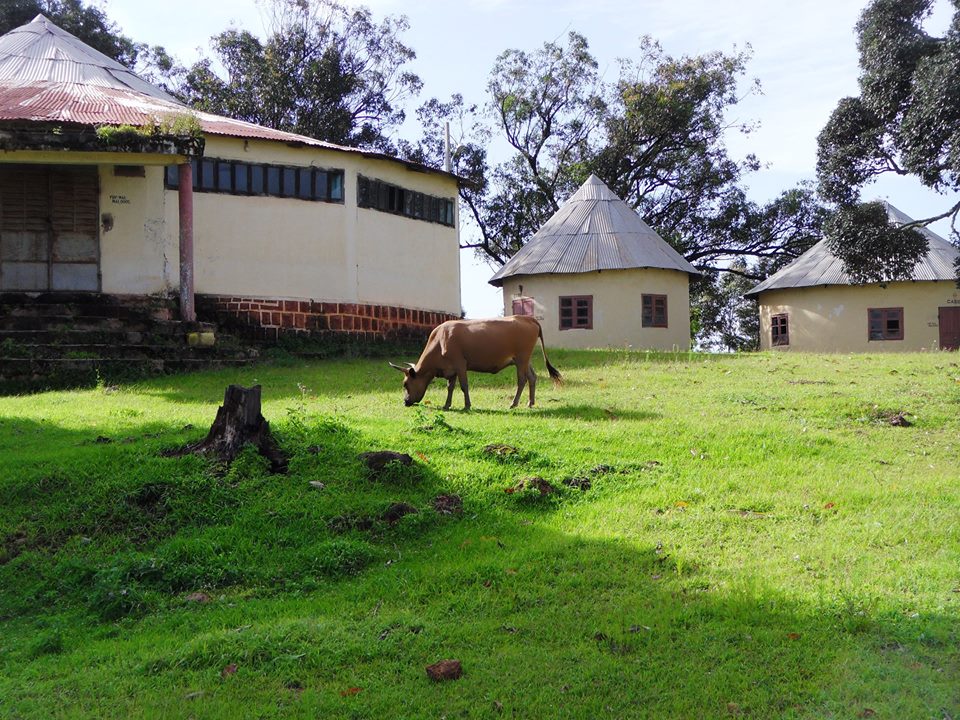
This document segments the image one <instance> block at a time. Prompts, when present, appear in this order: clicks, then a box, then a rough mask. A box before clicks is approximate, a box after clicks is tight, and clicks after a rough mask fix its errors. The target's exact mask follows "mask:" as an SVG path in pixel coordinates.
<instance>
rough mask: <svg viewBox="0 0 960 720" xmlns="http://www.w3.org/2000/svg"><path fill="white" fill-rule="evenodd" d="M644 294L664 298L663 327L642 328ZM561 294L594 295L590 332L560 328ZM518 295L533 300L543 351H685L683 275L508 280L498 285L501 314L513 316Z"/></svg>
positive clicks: (652, 272)
mask: <svg viewBox="0 0 960 720" xmlns="http://www.w3.org/2000/svg"><path fill="white" fill-rule="evenodd" d="M521 286H522V288H523V289H522V291H521V289H520V288H521ZM645 294H653V295H666V296H667V327H665V328H653V327H646V328H645V327H641V322H640V309H641V296H642V295H645ZM566 295H592V296H593V328H592V329H589V330H588V329H570V330H561V329H560V297H561V296H566ZM521 296H523V297H532V298H533V300H534V316H535V317H536V318H537V319H538V320H539V321H540V324H541V326H542V327H543V339H544V341H545V342H546V344H547V347H564V348H601V347H626V346H631V347H633V348H634V349H637V350H674V349H678V350H687V349H689V347H690V291H689V278H688V275H687V273H684V272H679V271H676V270H656V269H649V268H645V269H638V270H604V271H602V272H593V273H578V274H568V275H535V276H530V275H528V276H520V277H512V278H508V279H507V280H506V281H505V282H504V284H503V302H504V315H512V314H513V307H512V306H513V300H514V299H515V298H519V297H521Z"/></svg>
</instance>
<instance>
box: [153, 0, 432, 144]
mask: <svg viewBox="0 0 960 720" xmlns="http://www.w3.org/2000/svg"><path fill="white" fill-rule="evenodd" d="M266 7H267V10H268V12H269V13H270V26H269V29H268V31H267V35H266V37H265V38H261V37H258V36H257V35H254V34H253V33H251V32H249V31H247V30H236V29H231V30H226V31H224V32H222V33H220V34H218V35H215V36H214V37H213V38H211V43H212V46H213V50H214V57H213V58H209V57H208V58H203V59H202V60H200V61H199V62H197V63H195V64H194V65H193V66H192V67H190V68H180V67H176V66H171V65H168V66H167V67H166V68H165V70H164V68H160V72H161V74H165V76H166V82H167V83H168V84H169V85H170V86H171V88H172V90H173V91H174V92H175V93H176V94H177V95H179V96H180V97H181V98H182V99H183V100H184V101H185V102H187V103H188V104H190V105H192V106H193V107H195V108H197V109H199V110H205V111H208V112H213V113H217V114H220V115H226V116H228V117H233V118H237V119H240V120H246V121H249V122H253V123H257V124H259V125H265V126H267V127H272V128H276V129H278V130H286V131H289V132H295V133H300V134H303V135H308V136H310V137H314V138H318V139H320V140H327V141H329V142H334V143H338V144H341V145H350V146H360V147H367V148H376V149H378V150H382V151H392V149H393V146H392V144H391V142H390V140H389V133H390V131H391V130H393V129H394V128H396V127H398V126H399V125H400V124H401V123H402V122H403V120H404V117H405V116H404V112H403V109H402V105H403V103H404V101H405V100H406V98H408V97H410V96H412V95H415V94H417V93H418V92H419V91H420V87H421V82H420V79H419V78H418V77H417V76H416V75H414V74H413V73H412V72H410V71H409V70H407V69H406V67H407V65H408V64H409V63H410V62H412V61H413V60H414V58H415V57H416V54H415V53H414V52H413V50H411V49H410V48H409V47H407V46H406V45H404V44H403V42H401V40H400V38H401V36H402V35H403V33H404V32H406V31H407V30H408V28H409V25H408V23H407V20H406V18H404V17H396V18H395V17H387V18H385V19H384V20H382V21H381V22H377V21H376V20H375V19H374V18H373V14H372V13H371V11H370V10H369V9H368V8H365V7H356V8H351V7H348V6H347V5H344V4H341V3H339V2H337V1H336V0H309V1H307V2H288V1H287V0H272V2H270V3H268V4H267V6H266ZM220 67H222V68H223V71H222V72H221V71H220V70H219V68H220Z"/></svg>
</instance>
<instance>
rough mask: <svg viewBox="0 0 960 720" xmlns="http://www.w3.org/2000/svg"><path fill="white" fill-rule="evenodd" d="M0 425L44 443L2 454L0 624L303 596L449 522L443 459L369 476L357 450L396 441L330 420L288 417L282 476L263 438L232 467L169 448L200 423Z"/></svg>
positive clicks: (281, 433) (281, 436)
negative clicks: (80, 612)
mask: <svg viewBox="0 0 960 720" xmlns="http://www.w3.org/2000/svg"><path fill="white" fill-rule="evenodd" d="M2 422H3V425H0V427H3V428H4V429H5V430H6V431H7V432H9V434H10V435H11V436H13V437H15V438H16V437H24V438H25V437H37V438H39V440H40V441H41V442H40V443H39V448H40V449H39V450H37V451H36V452H31V453H22V454H21V455H20V456H19V458H20V459H19V460H18V461H17V462H16V463H13V464H10V463H9V462H0V471H2V472H0V505H2V506H3V507H4V508H5V511H4V514H3V517H2V518H0V620H3V619H9V618H13V617H17V616H21V615H27V616H29V615H34V614H36V613H43V612H48V611H52V610H53V609H54V608H59V609H60V610H63V609H66V608H77V607H79V608H86V609H88V610H89V611H91V612H92V613H93V614H94V615H96V616H98V617H100V618H102V619H116V618H120V617H124V616H127V615H140V614H142V613H145V612H151V611H154V610H158V609H161V608H164V607H167V606H168V605H169V604H170V603H171V602H177V601H178V600H179V598H181V597H182V595H183V594H184V593H187V592H191V591H194V592H195V591H199V590H206V591H212V590H214V589H221V588H239V589H240V590H242V591H244V592H266V593H271V592H279V591H293V592H302V591H308V590H312V589H315V588H317V587H319V586H321V585H323V584H324V583H325V582H328V581H329V580H331V579H335V578H338V577H342V576H348V575H351V574H355V573H357V572H359V571H360V570H362V569H363V568H365V567H367V566H368V565H370V564H371V563H375V562H377V561H378V560H382V559H383V556H384V554H385V553H387V552H388V551H389V549H390V548H392V547H394V546H395V545H396V543H397V542H399V541H400V539H401V538H403V537H404V536H405V535H406V534H408V533H415V534H419V533H421V532H426V531H428V530H430V529H431V528H432V526H433V525H434V524H435V523H436V522H438V520H439V516H438V515H437V513H436V512H434V510H433V502H434V497H435V496H437V494H438V493H442V490H443V486H444V483H443V480H442V479H441V478H440V477H438V476H437V474H436V473H435V472H434V471H433V470H432V468H430V467H428V466H427V465H426V464H424V463H420V462H417V461H414V462H413V463H412V464H411V465H410V466H402V465H397V464H391V465H387V466H386V468H384V469H383V470H382V471H380V472H378V473H376V474H375V475H372V474H371V473H370V472H369V471H368V470H367V468H366V467H365V466H364V464H363V462H362V461H361V459H360V457H359V456H360V453H362V452H365V451H369V450H382V449H385V448H377V447H374V448H371V447H368V446H366V445H365V444H364V441H363V440H362V438H361V436H360V435H359V433H357V432H356V431H354V430H353V429H352V428H350V427H348V426H347V425H344V424H343V423H341V422H339V421H338V420H336V419H333V418H324V417H317V416H300V417H295V418H289V419H288V422H287V423H286V424H285V425H283V426H282V428H280V429H279V430H278V431H277V432H276V435H277V439H278V441H279V444H280V446H281V448H282V449H283V450H284V452H286V453H287V454H288V455H289V456H290V472H289V474H288V475H287V476H276V475H271V474H270V473H269V468H268V462H267V461H266V459H265V458H262V457H260V456H259V455H258V454H257V453H256V451H255V450H254V449H253V448H248V449H247V450H245V451H244V452H243V453H241V455H240V456H238V457H237V459H235V460H234V461H233V463H232V464H231V465H230V466H229V467H226V466H223V465H220V464H218V463H217V462H216V460H215V459H210V458H203V457H198V456H194V455H187V456H184V457H179V458H171V457H162V456H161V450H163V449H164V448H169V447H171V446H179V445H182V444H183V439H184V433H185V432H189V433H190V435H191V438H193V437H196V436H202V434H203V433H204V432H205V428H199V429H198V428H191V429H190V430H189V431H185V430H184V429H182V428H178V427H176V426H163V425H161V424H157V423H151V424H149V425H148V426H147V425H145V426H144V427H143V428H141V430H144V431H145V430H147V429H148V428H149V432H141V433H138V435H137V436H136V437H134V436H131V437H130V438H128V439H125V440H123V441H114V440H112V439H110V438H108V437H107V436H106V435H103V434H100V433H102V432H105V431H104V430H103V429H102V428H100V427H98V426H97V424H96V423H93V422H92V423H91V424H90V426H89V429H85V430H83V431H74V430H67V429H64V428H62V427H58V426H56V425H53V424H49V423H37V422H35V421H33V420H23V419H16V420H13V419H10V418H5V419H3V420H2ZM5 437H7V435H5ZM127 440H129V442H128V441H127ZM0 447H2V445H0ZM5 466H6V467H5Z"/></svg>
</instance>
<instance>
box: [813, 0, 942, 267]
mask: <svg viewBox="0 0 960 720" xmlns="http://www.w3.org/2000/svg"><path fill="white" fill-rule="evenodd" d="M933 4H934V3H933V0H873V2H871V3H870V4H869V5H868V6H867V7H866V9H864V11H863V13H862V14H861V16H860V21H859V22H858V23H857V49H858V50H859V52H860V68H861V74H860V95H859V97H853V98H844V99H842V100H841V101H840V102H839V103H838V105H837V108H836V109H835V110H834V111H833V114H832V115H831V116H830V119H829V121H828V122H827V124H826V126H825V127H824V129H823V130H822V131H821V133H820V135H819V137H818V157H817V176H818V179H819V183H820V192H821V193H822V194H823V196H824V197H825V198H826V199H827V200H829V201H831V202H833V203H836V204H837V205H838V208H837V211H836V214H837V216H838V217H837V218H836V219H835V220H834V221H833V222H832V223H831V224H830V226H829V227H828V231H829V233H830V237H831V241H832V245H833V247H836V248H838V249H840V250H841V251H842V253H843V254H842V255H841V257H842V259H843V260H844V266H845V268H846V270H847V272H848V273H849V274H850V275H852V276H854V277H860V278H863V279H864V280H863V281H876V278H880V277H888V278H891V277H898V278H902V277H907V276H908V269H909V268H911V267H912V265H913V262H914V260H915V258H916V257H917V256H918V254H922V253H920V247H921V244H922V248H923V251H924V252H925V251H926V247H927V244H926V242H925V241H923V242H922V243H921V241H922V240H923V239H922V237H921V236H918V235H916V234H915V233H914V234H911V233H910V232H908V231H904V230H903V229H901V228H898V227H895V226H893V225H891V224H889V223H888V222H887V221H886V219H885V218H884V219H883V221H882V222H881V221H880V218H879V216H878V215H877V213H876V212H875V211H874V210H871V209H869V208H864V207H860V208H857V207H856V205H857V204H858V202H859V199H860V191H861V189H862V188H863V187H864V185H866V184H867V183H869V182H870V181H871V180H873V179H875V178H876V177H878V176H880V175H883V174H887V173H892V174H896V175H903V176H913V177H916V178H917V179H919V180H920V182H922V183H923V184H924V185H925V186H927V187H929V188H931V189H932V190H936V191H937V192H941V193H945V192H949V191H956V190H958V189H960V145H958V138H960V132H958V130H960V91H958V89H957V83H956V77H957V74H958V71H960V35H958V34H957V33H956V23H957V19H958V18H960V9H957V8H954V10H953V12H954V19H953V23H952V24H951V29H950V30H949V31H948V32H947V33H946V34H945V35H944V36H943V37H934V36H932V35H930V34H929V33H927V31H926V30H925V29H924V27H923V23H924V21H925V20H926V19H927V18H928V17H929V16H930V13H931V11H932V8H933ZM958 212H960V203H954V204H952V205H951V206H950V207H948V208H947V209H946V210H945V211H944V212H942V213H939V214H937V215H935V216H932V217H928V218H922V219H919V220H917V221H916V226H923V225H927V224H929V223H931V222H934V221H935V220H940V219H942V218H945V217H949V218H950V219H951V223H952V224H954V223H955V221H956V217H957V213H958ZM858 224H859V227H858ZM875 263H879V266H878V265H876V264H875ZM958 277H960V266H958Z"/></svg>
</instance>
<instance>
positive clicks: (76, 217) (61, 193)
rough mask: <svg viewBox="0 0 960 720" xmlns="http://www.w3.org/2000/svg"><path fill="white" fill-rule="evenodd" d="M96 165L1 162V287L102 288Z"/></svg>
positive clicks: (14, 288)
mask: <svg viewBox="0 0 960 720" xmlns="http://www.w3.org/2000/svg"><path fill="white" fill-rule="evenodd" d="M98 216H99V188H98V174H97V168H96V167H88V166H79V165H78V166H61V165H0V291H12V290H18V291H41V292H42V291H50V290H66V291H78V290H80V291H97V290H99V289H100V239H99V232H98V231H99V223H98Z"/></svg>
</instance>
